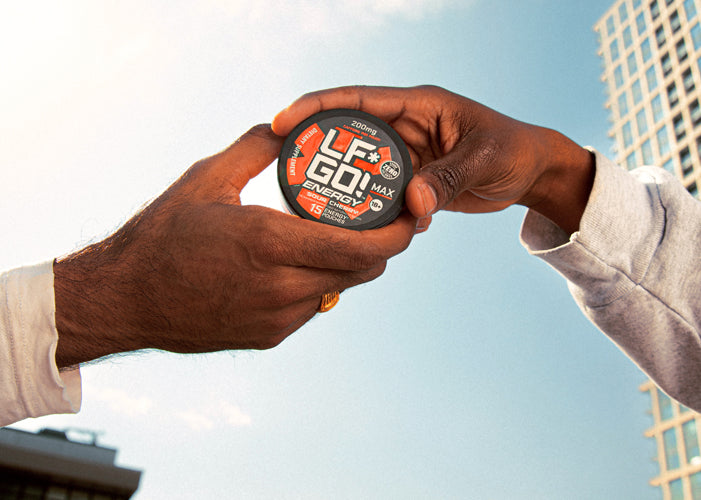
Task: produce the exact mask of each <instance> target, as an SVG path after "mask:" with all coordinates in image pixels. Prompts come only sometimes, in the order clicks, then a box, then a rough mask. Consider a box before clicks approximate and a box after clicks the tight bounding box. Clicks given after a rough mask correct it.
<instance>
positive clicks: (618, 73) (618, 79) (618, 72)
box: [613, 66, 623, 88]
mask: <svg viewBox="0 0 701 500" xmlns="http://www.w3.org/2000/svg"><path fill="white" fill-rule="evenodd" d="M613 81H614V82H615V83H616V88H620V87H621V86H622V85H623V69H622V68H621V67H620V66H618V67H616V69H614V70H613Z"/></svg>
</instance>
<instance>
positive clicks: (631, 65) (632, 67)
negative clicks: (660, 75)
mask: <svg viewBox="0 0 701 500" xmlns="http://www.w3.org/2000/svg"><path fill="white" fill-rule="evenodd" d="M627 63H628V74H629V75H630V77H631V78H633V76H634V75H635V73H636V72H637V71H638V60H637V59H636V58H635V52H631V53H630V55H628V59H627Z"/></svg>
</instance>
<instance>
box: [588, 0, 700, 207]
mask: <svg viewBox="0 0 701 500" xmlns="http://www.w3.org/2000/svg"><path fill="white" fill-rule="evenodd" d="M700 20H701V0H618V1H616V2H614V3H613V5H612V6H611V8H610V9H609V10H608V11H607V12H606V13H605V14H604V15H603V16H602V17H601V19H600V20H599V21H598V22H597V23H596V25H595V26H594V30H595V32H596V33H597V36H598V40H599V55H600V57H601V61H602V69H603V72H602V75H601V80H602V82H603V83H604V85H605V92H606V108H607V109H608V110H609V121H610V128H609V136H610V137H612V138H613V139H614V142H615V148H614V151H615V156H616V160H617V161H618V162H619V163H620V164H622V165H625V166H626V167H628V168H629V169H631V168H634V167H637V166H640V165H657V166H660V167H663V168H665V169H667V170H668V171H670V172H672V173H673V174H675V175H676V176H677V177H678V178H679V179H681V180H682V182H683V183H684V185H685V186H686V188H687V189H688V191H689V192H691V193H692V194H693V195H694V196H698V191H699V186H700V185H701V103H700V99H701V59H700V58H701V24H699V21H700Z"/></svg>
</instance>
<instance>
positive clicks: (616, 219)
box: [521, 153, 701, 411]
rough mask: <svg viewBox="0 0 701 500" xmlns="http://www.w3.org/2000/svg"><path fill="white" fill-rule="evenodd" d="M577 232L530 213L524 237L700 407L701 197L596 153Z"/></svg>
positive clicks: (664, 176) (587, 306) (607, 329)
mask: <svg viewBox="0 0 701 500" xmlns="http://www.w3.org/2000/svg"><path fill="white" fill-rule="evenodd" d="M595 154H596V177H595V180H594V186H593V189H592V193H591V196H590V198H589V202H588V204H587V208H586V210H585V213H584V215H583V217H582V220H581V223H580V228H579V231H578V232H576V233H574V234H572V235H568V234H567V233H565V232H564V231H562V230H561V229H560V228H559V227H557V226H556V225H555V224H553V223H552V222H550V221H549V220H548V219H546V218H545V217H543V216H541V215H540V214H538V213H536V212H534V211H529V212H528V213H527V214H526V218H525V220H524V222H523V227H522V229H521V242H522V244H523V245H524V247H525V248H526V249H527V250H528V251H529V252H530V253H531V254H533V255H536V256H538V257H540V258H541V259H543V260H545V261H546V262H547V263H548V264H550V265H551V266H552V267H553V268H555V269H556V270H557V271H558V272H559V273H560V274H562V275H563V276H564V277H565V278H566V279H567V281H568V285H569V289H570V292H571V293H572V296H573V297H574V299H575V301H576V302H577V304H578V305H579V307H580V308H581V309H582V311H583V312H584V314H585V315H586V316H587V317H588V318H589V319H590V320H591V321H592V322H593V323H594V324H595V325H596V326H597V327H599V329H601V331H602V332H604V333H605V334H606V335H607V336H608V337H609V338H610V339H611V340H613V342H615V343H616V345H618V347H620V348H621V350H623V351H624V352H625V353H626V354H627V355H628V356H629V357H630V358H631V359H632V360H633V361H634V362H635V363H636V364H637V365H638V366H639V367H640V368H641V369H642V370H643V371H644V372H645V373H646V374H647V375H648V376H649V377H650V378H652V380H654V381H655V382H656V383H657V385H659V386H660V388H662V389H663V390H664V391H665V392H666V393H667V394H669V395H670V396H672V397H673V398H675V399H677V400H678V401H680V402H681V403H683V404H685V405H686V406H688V407H689V408H692V409H694V410H697V411H701V339H699V332H700V331H701V330H700V327H701V258H700V257H701V251H699V250H701V203H700V202H698V201H697V200H696V199H694V198H693V197H692V196H691V195H690V194H689V193H688V192H687V191H686V190H685V189H684V187H683V186H682V185H681V184H680V183H679V181H678V180H677V179H676V178H674V177H673V176H672V175H671V174H669V173H668V172H666V171H665V170H663V169H661V168H657V167H641V168H639V169H637V170H634V171H632V172H627V171H625V170H623V169H622V168H620V167H618V166H616V165H615V164H613V163H612V162H611V161H609V160H608V159H606V158H605V157H604V156H602V155H601V154H599V153H595Z"/></svg>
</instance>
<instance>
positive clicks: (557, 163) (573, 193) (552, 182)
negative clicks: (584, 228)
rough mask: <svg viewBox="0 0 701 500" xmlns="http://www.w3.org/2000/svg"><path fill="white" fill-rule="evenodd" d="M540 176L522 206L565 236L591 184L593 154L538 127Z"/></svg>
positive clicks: (574, 226)
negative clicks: (533, 211) (538, 215)
mask: <svg viewBox="0 0 701 500" xmlns="http://www.w3.org/2000/svg"><path fill="white" fill-rule="evenodd" d="M538 129H539V130H538V133H539V134H540V136H541V139H542V140H541V141H539V144H540V145H541V154H540V156H539V157H538V160H537V161H540V162H542V165H544V167H543V170H542V173H541V174H540V175H539V177H538V179H537V180H536V182H535V184H534V186H533V188H532V189H531V191H530V192H529V196H528V198H527V201H525V202H523V203H522V204H523V205H525V206H527V207H529V208H530V209H532V210H535V211H536V212H538V213H540V214H541V215H544V216H545V217H547V218H548V219H550V220H551V221H552V222H554V223H555V224H557V225H558V226H559V227H561V228H562V229H563V230H564V231H566V232H568V233H569V234H572V233H574V232H575V231H577V230H578V229H579V223H580V221H581V219H582V215H583V214H584V210H585V209H586V206H587V203H588V201H589V195H590V193H591V189H592V186H593V184H594V175H595V170H596V169H595V161H594V155H593V154H592V153H591V152H590V151H588V150H586V149H584V148H583V147H581V146H579V145H578V144H576V143H575V142H574V141H572V140H570V139H568V138H567V137H565V136H564V135H562V134H561V133H559V132H556V131H554V130H550V129H544V128H540V127H538Z"/></svg>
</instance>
